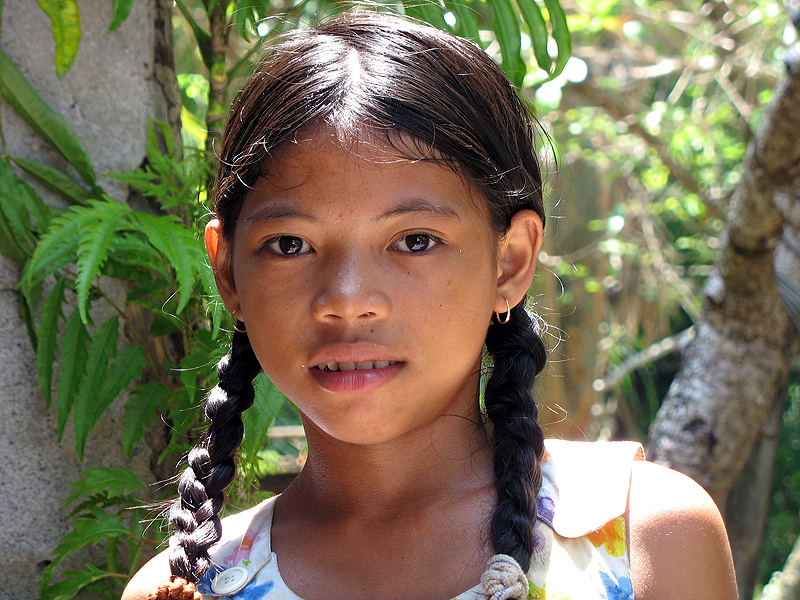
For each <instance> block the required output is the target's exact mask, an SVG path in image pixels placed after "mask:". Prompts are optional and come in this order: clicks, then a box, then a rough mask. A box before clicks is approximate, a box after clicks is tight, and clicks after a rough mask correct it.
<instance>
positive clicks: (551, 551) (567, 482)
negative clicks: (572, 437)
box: [198, 440, 644, 600]
mask: <svg viewBox="0 0 800 600" xmlns="http://www.w3.org/2000/svg"><path fill="white" fill-rule="evenodd" d="M545 448H546V453H545V457H544V461H543V462H542V465H541V467H542V489H541V491H540V492H539V496H538V498H537V508H538V521H537V523H536V528H535V549H534V555H533V559H532V560H531V564H530V568H529V569H528V580H529V582H530V591H529V593H528V598H529V600H594V599H598V600H600V599H603V600H633V588H632V586H631V576H630V562H629V558H628V543H627V538H626V536H627V524H626V517H627V514H626V506H627V500H628V489H629V487H630V477H631V466H632V464H633V462H634V461H635V460H643V459H644V453H643V451H642V447H641V445H640V444H638V443H636V442H565V441H561V440H547V441H546V442H545ZM273 504H274V498H270V499H269V500H266V501H264V502H262V503H261V504H259V505H257V506H255V507H253V508H251V509H250V510H247V511H244V512H242V513H239V514H238V515H235V516H233V517H229V518H227V519H225V521H224V527H223V537H222V540H220V542H219V543H218V544H216V545H215V546H214V548H212V550H211V556H212V559H213V561H214V565H215V567H214V568H213V569H211V570H210V571H209V573H208V574H206V576H205V577H204V578H203V579H202V580H201V581H200V582H198V590H199V591H200V592H201V593H202V594H203V598H204V600H211V599H216V598H221V597H223V596H221V595H219V594H215V593H214V592H212V590H211V580H212V579H213V578H214V577H215V576H216V575H217V574H218V573H219V572H221V571H223V570H224V569H228V568H230V567H240V568H241V569H242V571H239V573H244V571H246V580H247V584H246V585H245V586H244V587H243V588H241V589H240V590H239V591H237V592H236V593H235V594H233V595H229V596H224V597H227V598H232V599H234V600H302V599H301V598H300V597H298V596H297V595H296V594H295V593H294V592H292V591H291V590H290V589H289V588H288V587H287V586H286V584H285V583H284V581H283V579H282V577H281V574H280V571H279V570H278V557H277V556H276V554H275V553H274V552H272V551H271V549H270V526H271V525H272V509H273ZM237 587H238V586H237ZM453 600H484V596H483V593H482V590H481V586H480V584H477V585H475V586H474V587H472V588H470V589H469V590H467V591H466V592H464V593H462V594H459V595H458V596H456V598H454V599H453Z"/></svg>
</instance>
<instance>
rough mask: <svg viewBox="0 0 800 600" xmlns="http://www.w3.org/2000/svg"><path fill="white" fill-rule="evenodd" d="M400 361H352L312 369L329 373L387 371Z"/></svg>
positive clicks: (316, 366) (335, 362)
mask: <svg viewBox="0 0 800 600" xmlns="http://www.w3.org/2000/svg"><path fill="white" fill-rule="evenodd" d="M397 363H398V361H395V360H365V361H359V362H352V361H343V362H338V361H330V362H324V363H321V364H318V365H314V366H313V367H312V369H317V370H319V371H325V372H327V373H342V372H347V371H370V370H375V369H377V370H380V369H386V368H388V367H390V366H392V365H396V364H397Z"/></svg>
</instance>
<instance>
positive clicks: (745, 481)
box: [725, 394, 785, 600]
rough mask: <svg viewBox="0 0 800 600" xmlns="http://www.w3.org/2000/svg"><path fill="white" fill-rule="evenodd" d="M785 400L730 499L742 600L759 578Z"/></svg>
mask: <svg viewBox="0 0 800 600" xmlns="http://www.w3.org/2000/svg"><path fill="white" fill-rule="evenodd" d="M784 399H785V394H784V397H783V398H781V399H780V400H779V401H777V402H775V404H774V405H773V408H772V414H770V416H769V419H768V421H767V424H766V425H765V426H764V429H763V430H762V431H761V435H760V437H759V440H758V442H757V443H756V445H755V447H754V448H753V452H752V453H751V454H750V458H748V459H747V463H745V466H744V469H742V472H741V473H740V474H739V477H738V479H737V480H736V483H735V485H734V487H733V490H732V491H731V493H730V495H729V496H728V505H727V509H726V511H725V523H726V524H727V526H728V535H729V536H730V539H731V547H732V548H733V565H734V567H735V569H736V584H737V587H738V588H739V598H741V599H742V600H744V599H747V598H751V597H752V595H753V588H754V587H755V584H756V578H757V577H758V566H759V558H760V557H761V547H762V545H763V541H764V523H765V522H766V519H767V512H768V511H769V498H770V490H771V489H772V474H773V470H774V469H773V467H774V464H775V451H776V450H777V449H778V434H779V433H780V429H781V416H782V415H783V407H784V404H785V402H784V401H783V400H784Z"/></svg>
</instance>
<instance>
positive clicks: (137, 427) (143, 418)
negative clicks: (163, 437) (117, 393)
mask: <svg viewBox="0 0 800 600" xmlns="http://www.w3.org/2000/svg"><path fill="white" fill-rule="evenodd" d="M168 397H169V390H167V388H166V387H164V385H163V384H161V383H160V382H158V381H151V382H150V383H146V384H144V385H140V386H138V387H135V388H134V389H133V390H132V391H131V395H130V398H129V399H128V401H127V402H126V403H125V414H124V415H123V417H122V424H123V425H124V426H125V429H124V430H123V432H122V449H123V450H124V451H125V456H127V457H128V458H130V456H131V452H132V451H133V446H134V444H136V442H138V441H139V440H140V439H141V437H142V433H144V430H145V429H147V428H148V427H149V426H150V424H151V423H152V422H153V421H155V419H156V416H157V415H158V408H159V407H160V406H166V405H167V400H168Z"/></svg>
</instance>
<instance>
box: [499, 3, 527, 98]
mask: <svg viewBox="0 0 800 600" xmlns="http://www.w3.org/2000/svg"><path fill="white" fill-rule="evenodd" d="M490 6H491V7H492V15H493V17H494V19H493V26H494V31H495V34H497V42H498V43H499V44H500V53H501V54H502V58H503V70H504V71H505V72H506V75H507V76H508V78H509V79H510V80H511V82H512V83H514V85H517V86H521V85H522V79H523V78H524V77H525V62H524V61H523V60H522V55H521V51H522V40H521V38H520V30H519V22H518V21H517V14H516V13H515V12H514V9H513V8H512V6H511V2H510V1H509V0H492V2H491V3H490Z"/></svg>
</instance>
